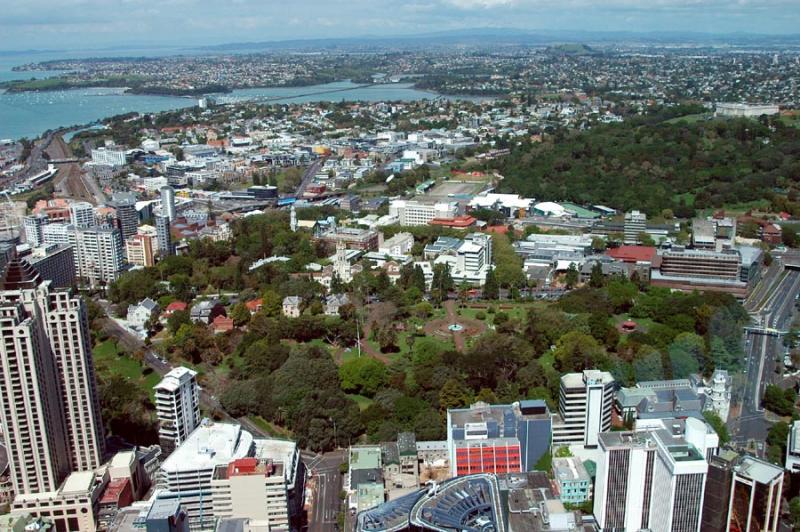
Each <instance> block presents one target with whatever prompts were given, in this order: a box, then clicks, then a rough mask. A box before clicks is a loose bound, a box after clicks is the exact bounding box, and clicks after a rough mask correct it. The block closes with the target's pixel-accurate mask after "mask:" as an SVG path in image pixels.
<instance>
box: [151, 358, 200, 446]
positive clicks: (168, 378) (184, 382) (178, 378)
mask: <svg viewBox="0 0 800 532" xmlns="http://www.w3.org/2000/svg"><path fill="white" fill-rule="evenodd" d="M153 389H154V390H155V403H156V414H157V415H158V422H159V427H158V439H159V444H160V445H161V450H162V452H163V453H164V454H165V455H168V454H170V453H171V452H172V451H174V450H175V448H177V447H178V446H179V445H181V444H182V443H183V442H185V441H186V440H187V438H189V435H190V434H191V433H192V432H193V431H194V429H195V428H196V427H198V426H199V425H200V387H199V386H198V384H197V372H196V371H194V370H191V369H189V368H184V367H178V368H173V369H172V370H170V371H169V373H167V374H166V375H164V378H163V379H161V382H159V383H158V384H157V385H156V386H155V387H154V388H153Z"/></svg>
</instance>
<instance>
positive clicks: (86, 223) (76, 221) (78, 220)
mask: <svg viewBox="0 0 800 532" xmlns="http://www.w3.org/2000/svg"><path fill="white" fill-rule="evenodd" d="M69 223H70V224H72V225H74V226H75V227H93V226H95V225H97V218H96V217H95V214H94V207H93V206H92V204H91V203H87V202H85V201H77V202H75V203H72V204H70V206H69Z"/></svg>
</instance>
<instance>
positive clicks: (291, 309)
mask: <svg viewBox="0 0 800 532" xmlns="http://www.w3.org/2000/svg"><path fill="white" fill-rule="evenodd" d="M302 304H303V299H302V298H301V297H300V296H286V297H284V298H283V315H284V316H286V317H287V318H299V317H300V310H301V306H302Z"/></svg>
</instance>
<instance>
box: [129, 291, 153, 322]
mask: <svg viewBox="0 0 800 532" xmlns="http://www.w3.org/2000/svg"><path fill="white" fill-rule="evenodd" d="M156 315H158V303H156V302H155V301H153V300H152V299H150V298H149V297H146V298H144V299H142V300H141V301H139V302H138V303H137V304H135V305H128V318H127V320H128V323H129V324H130V325H131V326H132V327H135V328H136V329H141V330H144V329H146V328H147V323H148V322H149V321H150V320H151V319H152V318H153V316H156Z"/></svg>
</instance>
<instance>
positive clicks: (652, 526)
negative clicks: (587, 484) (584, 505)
mask: <svg viewBox="0 0 800 532" xmlns="http://www.w3.org/2000/svg"><path fill="white" fill-rule="evenodd" d="M707 430H708V429H707V427H706V424H705V423H703V422H702V421H700V420H698V419H695V418H687V419H686V420H677V419H675V420H670V422H665V423H664V424H662V425H661V427H660V428H655V427H650V428H648V429H646V430H642V431H636V432H605V433H602V434H600V436H599V438H598V441H599V444H600V450H601V451H602V454H601V456H600V459H599V460H598V463H597V476H596V479H595V493H594V516H595V519H597V524H598V526H599V528H600V529H601V530H604V531H625V530H643V529H647V530H651V531H653V532H662V531H663V532H671V531H682V532H690V531H699V530H700V517H701V513H702V507H703V497H704V494H705V481H706V473H707V471H708V463H707V462H706V459H705V455H706V451H707V449H706V448H705V447H704V445H706V444H711V445H714V441H713V440H714V438H708V437H707ZM698 445H699V447H698Z"/></svg>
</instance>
